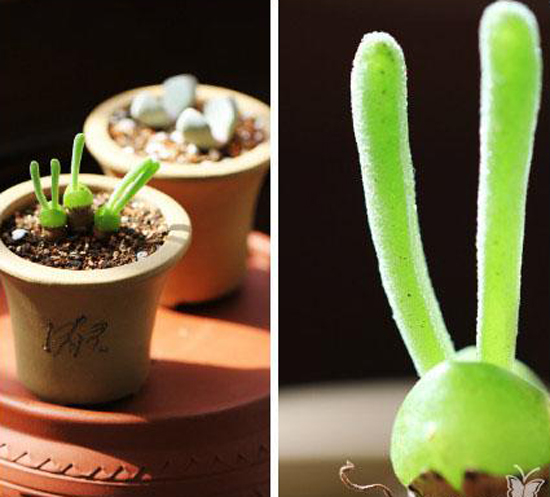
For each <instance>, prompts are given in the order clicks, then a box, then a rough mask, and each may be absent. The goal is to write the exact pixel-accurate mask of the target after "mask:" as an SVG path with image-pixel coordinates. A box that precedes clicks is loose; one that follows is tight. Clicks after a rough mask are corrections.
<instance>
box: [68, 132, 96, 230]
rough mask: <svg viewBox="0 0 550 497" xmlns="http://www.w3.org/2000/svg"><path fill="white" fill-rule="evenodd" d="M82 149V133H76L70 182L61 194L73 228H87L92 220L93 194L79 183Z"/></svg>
mask: <svg viewBox="0 0 550 497" xmlns="http://www.w3.org/2000/svg"><path fill="white" fill-rule="evenodd" d="M83 151H84V134H83V133H78V134H77V135H76V136H75V138H74V142H73V155H72V159H71V182H70V183H69V185H68V186H67V188H66V189H65V193H64V194H63V205H64V206H65V208H66V209H67V212H68V216H69V217H68V221H69V224H70V225H71V228H73V229H75V230H87V229H89V228H90V227H91V226H92V224H93V221H94V214H93V211H92V204H93V202H94V195H93V193H92V191H91V190H90V189H89V188H88V187H87V186H86V185H84V184H82V183H80V182H79V180H78V176H79V174H80V163H81V161H82V153H83Z"/></svg>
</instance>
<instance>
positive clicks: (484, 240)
mask: <svg viewBox="0 0 550 497" xmlns="http://www.w3.org/2000/svg"><path fill="white" fill-rule="evenodd" d="M479 38H480V55H481V124H480V141H481V147H480V148H481V154H480V155H481V157H480V186H479V194H478V220H477V237H476V246H477V260H478V313H477V346H478V353H479V356H480V359H481V360H483V361H486V362H490V363H493V364H496V365H499V366H502V367H505V368H510V367H511V365H512V363H513V359H514V357H515V349H516V339H517V333H518V314H519V302H520V286H521V262H522V250H523V237H524V230H525V205H526V195H527V182H528V177H529V170H530V166H531V157H532V152H533V143H534V136H535V129H536V125H537V117H538V111H539V106H540V98H541V85H542V57H541V49H540V41H539V30H538V26H537V21H536V18H535V16H534V15H533V13H532V12H531V11H530V10H529V9H528V8H527V7H526V6H525V5H523V4H520V3H518V2H513V1H504V0H502V1H498V2H495V3H493V4H492V5H490V6H489V7H487V8H486V9H485V12H484V14H483V17H482V19H481V23H480V31H479Z"/></svg>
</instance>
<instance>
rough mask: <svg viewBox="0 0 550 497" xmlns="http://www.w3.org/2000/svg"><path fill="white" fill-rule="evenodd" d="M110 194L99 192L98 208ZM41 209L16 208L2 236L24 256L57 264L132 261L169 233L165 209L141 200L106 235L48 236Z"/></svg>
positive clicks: (86, 266)
mask: <svg viewBox="0 0 550 497" xmlns="http://www.w3.org/2000/svg"><path fill="white" fill-rule="evenodd" d="M107 198H108V195H106V194H98V195H96V198H95V202H94V209H96V208H97V207H99V206H100V205H101V204H103V203H105V202H106V200H107ZM39 211H40V209H39V206H38V204H33V205H32V206H30V207H29V208H28V209H26V210H24V211H18V212H16V213H15V214H13V215H12V216H11V217H10V218H8V219H7V220H6V221H5V222H4V223H2V226H0V237H1V239H2V241H3V242H4V244H5V245H6V246H7V247H8V248H9V249H10V250H11V251H12V252H14V253H15V254H17V255H19V256H20V257H23V258H24V259H27V260H29V261H31V262H36V263H38V264H42V265H44V266H49V267H54V268H60V269H72V270H92V269H107V268H113V267H117V266H123V265H125V264H130V263H132V262H136V261H138V260H141V259H143V258H145V257H148V256H149V255H151V254H152V253H154V252H155V251H156V250H157V249H158V248H159V247H160V246H161V245H162V244H163V243H164V241H165V240H166V237H167V235H168V226H167V225H166V221H165V219H164V217H163V216H162V213H161V212H160V211H159V210H158V209H154V208H151V207H149V206H148V205H147V204H145V203H143V202H140V201H138V200H135V201H132V202H130V203H129V204H128V205H127V206H126V207H125V208H124V210H123V211H122V214H121V215H122V225H121V227H120V230H119V231H118V232H116V233H112V234H111V235H109V236H106V237H105V238H98V237H97V236H95V235H94V234H93V233H91V232H90V233H71V232H69V231H67V232H66V233H64V234H63V235H62V236H61V237H60V238H58V239H51V238H48V237H47V236H45V235H47V233H44V232H43V230H42V227H41V226H40V223H39V222H38V214H39Z"/></svg>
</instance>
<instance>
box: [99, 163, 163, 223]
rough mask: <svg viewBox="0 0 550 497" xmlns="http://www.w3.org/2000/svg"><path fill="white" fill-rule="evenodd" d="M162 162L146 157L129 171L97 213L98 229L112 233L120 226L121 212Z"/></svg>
mask: <svg viewBox="0 0 550 497" xmlns="http://www.w3.org/2000/svg"><path fill="white" fill-rule="evenodd" d="M159 168H160V164H159V163H158V162H155V161H153V160H152V159H146V160H145V161H144V162H142V163H141V164H140V165H139V166H137V167H136V168H134V169H132V170H130V171H128V173H127V174H126V176H124V178H123V179H122V181H121V182H120V183H119V184H118V186H117V187H116V188H115V190H114V191H113V193H112V194H111V197H110V198H109V200H108V201H107V203H106V204H104V205H103V206H101V207H100V208H99V209H98V210H97V212H96V213H95V217H94V223H95V228H96V230H97V231H99V232H102V233H111V232H113V231H117V230H118V229H119V228H120V212H121V211H122V209H124V207H125V206H126V204H127V203H128V202H129V201H130V200H131V199H132V198H133V197H134V196H135V195H136V193H137V192H138V191H139V190H140V189H141V188H143V187H144V186H145V185H146V184H147V182H148V181H149V180H150V179H151V178H152V177H153V176H154V175H155V173H156V172H157V171H158V170H159Z"/></svg>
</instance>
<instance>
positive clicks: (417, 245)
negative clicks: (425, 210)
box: [351, 33, 454, 375]
mask: <svg viewBox="0 0 550 497" xmlns="http://www.w3.org/2000/svg"><path fill="white" fill-rule="evenodd" d="M351 103H352V114H353V126H354V131H355V139H356V141H357V147H358V151H359V159H360V163H361V173H362V178H363V187H364V191H365V200H366V204H367V215H368V220H369V225H370V229H371V234H372V239H373V242H374V246H375V249H376V253H377V256H378V261H379V266H380V274H381V277H382V283H383V285H384V289H385V291H386V295H387V297H388V300H389V302H390V305H391V307H392V310H393V315H394V319H395V321H396V323H397V326H398V328H399V331H400V332H401V335H402V337H403V340H404V341H405V344H406V346H407V349H408V351H409V353H410V355H411V357H412V359H413V362H414V364H415V367H416V369H417V371H418V373H419V374H420V375H423V374H424V373H426V372H427V371H428V370H430V369H431V368H432V367H434V366H435V365H437V364H438V363H440V362H442V361H444V360H445V359H447V358H450V357H452V355H453V354H454V348H453V344H452V342H451V338H450V336H449V334H448V332H447V329H446V327H445V323H444V321H443V317H442V315H441V311H440V308H439V304H438V302H437V298H436V296H435V293H434V290H433V288H432V284H431V281H430V278H429V274H428V268H427V265H426V260H425V256H424V251H423V248H422V240H421V237H420V228H419V224H418V216H417V212H416V200H415V191H414V173H413V166H412V160H411V153H410V147H409V136H408V123H407V86H406V66H405V59H404V56H403V52H402V50H401V47H400V46H399V45H398V44H397V42H396V41H395V40H394V39H393V38H392V37H391V36H390V35H388V34H386V33H370V34H367V35H366V36H365V37H364V38H363V40H362V41H361V44H360V45H359V48H358V50H357V53H356V55H355V59H354V62H353V70H352V73H351Z"/></svg>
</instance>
